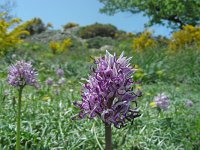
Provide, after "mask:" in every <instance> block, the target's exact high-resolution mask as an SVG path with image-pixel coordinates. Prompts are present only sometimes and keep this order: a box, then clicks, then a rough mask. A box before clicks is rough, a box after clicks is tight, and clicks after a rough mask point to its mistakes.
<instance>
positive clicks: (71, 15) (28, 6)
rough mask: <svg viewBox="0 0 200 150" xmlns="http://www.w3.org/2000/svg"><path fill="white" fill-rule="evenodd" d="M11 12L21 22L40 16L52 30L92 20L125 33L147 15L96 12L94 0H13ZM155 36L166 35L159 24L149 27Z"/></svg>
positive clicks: (97, 5)
mask: <svg viewBox="0 0 200 150" xmlns="http://www.w3.org/2000/svg"><path fill="white" fill-rule="evenodd" d="M16 3H17V6H16V8H15V10H14V11H15V14H16V16H17V17H19V18H21V19H22V20H23V21H26V20H29V19H31V18H34V17H40V18H41V19H42V20H43V21H44V22H45V23H48V22H51V23H52V24H53V26H54V29H59V28H61V26H62V25H64V24H66V23H67V22H75V23H78V24H80V25H81V26H84V25H89V24H92V23H95V22H99V23H111V24H113V25H115V26H116V27H117V28H118V29H121V30H125V31H128V32H134V33H136V32H141V31H143V30H144V24H145V23H146V22H147V21H148V18H146V17H143V16H142V14H135V15H133V14H130V13H118V14H116V15H114V16H107V15H105V14H101V13H99V8H101V7H102V4H101V3H99V1H98V0H16ZM150 30H151V31H154V34H155V35H158V34H160V35H164V36H169V35H170V30H169V29H167V28H165V27H162V26H158V25H156V26H153V27H151V28H150Z"/></svg>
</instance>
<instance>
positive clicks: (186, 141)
mask: <svg viewBox="0 0 200 150" xmlns="http://www.w3.org/2000/svg"><path fill="white" fill-rule="evenodd" d="M45 32H46V31H45ZM67 33H68V31H67ZM70 33H71V32H70ZM69 35H70V36H71V34H69ZM38 36H40V34H38ZM70 38H71V39H72V42H71V44H72V46H71V47H70V48H68V49H67V50H66V49H65V48H63V51H62V52H52V49H51V48H50V47H49V45H48V44H47V43H40V42H39V41H40V40H39V41H37V40H35V41H33V39H34V36H30V37H28V38H26V39H25V42H24V43H22V44H20V45H19V46H18V47H17V48H12V49H11V50H9V51H8V52H6V54H5V55H4V56H1V59H0V149H5V150H6V149H14V148H15V141H16V136H15V134H16V103H17V91H16V89H14V88H13V87H11V86H9V85H8V83H7V81H6V79H7V73H8V66H10V65H11V64H14V63H15V62H16V61H17V60H25V61H31V62H32V64H33V67H34V68H35V69H36V71H37V73H38V76H37V80H38V82H39V87H38V88H37V89H34V88H31V87H28V86H27V87H26V88H25V89H24V92H23V97H22V117H21V120H22V125H21V141H20V143H21V147H22V149H27V150H29V149H40V150H50V149H51V150H53V149H54V150H58V149H67V150H80V149H84V150H94V149H95V150H96V149H104V145H105V141H104V125H103V123H102V121H101V120H100V119H98V118H95V119H88V118H87V117H86V118H85V119H83V120H72V119H71V118H72V116H74V115H75V114H77V113H78V112H79V110H78V109H77V108H76V107H74V105H73V102H74V101H76V100H79V101H80V100H81V95H80V89H81V82H84V81H83V78H87V77H88V74H89V72H90V69H91V67H92V66H94V64H93V63H94V59H93V58H96V57H99V56H103V55H105V50H99V49H100V48H99V47H101V45H108V44H109V43H110V45H112V47H111V46H110V47H108V49H107V50H108V51H109V52H110V53H112V54H113V53H116V55H117V56H119V55H120V53H121V52H122V51H124V53H125V56H128V57H132V59H131V61H130V63H131V66H135V68H137V69H138V70H137V71H136V73H135V74H134V76H133V79H134V80H135V81H140V82H141V84H139V85H138V86H136V87H135V88H136V89H140V90H141V92H142V96H141V97H140V98H139V99H138V107H139V110H140V113H141V116H140V117H138V118H136V119H135V120H134V122H133V123H132V124H131V123H128V124H127V125H126V126H125V127H124V128H122V129H117V128H113V133H112V135H113V149H117V150H199V147H200V110H199V108H200V100H199V97H200V93H199V90H200V86H199V85H200V67H199V64H200V48H198V47H196V46H185V47H183V48H179V49H178V48H177V50H175V51H168V50H167V48H166V46H165V45H164V46H163V45H161V44H160V45H157V46H154V47H149V48H145V49H144V50H142V51H134V50H133V48H132V44H131V43H132V39H133V38H132V35H130V36H126V37H124V36H122V35H121V36H120V37H119V38H117V39H115V38H102V37H93V38H90V39H89V40H87V44H86V42H85V41H81V42H80V39H79V40H77V37H73V36H72V37H70ZM35 39H36V37H35ZM88 41H89V42H88ZM106 42H107V43H106ZM64 49H65V50H64ZM58 68H61V69H63V70H64V75H63V78H62V79H63V81H62V82H61V83H59V84H58V82H59V81H60V79H61V78H60V77H59V76H58V75H56V70H57V69H58ZM49 78H51V79H52V80H53V84H52V85H48V84H47V83H46V80H47V79H49ZM160 93H164V94H165V95H167V97H168V99H169V107H168V108H167V109H166V110H162V109H159V108H157V107H152V106H151V105H150V104H151V102H152V101H153V99H154V97H155V96H156V95H158V94H160ZM188 100H190V101H192V103H193V104H192V106H191V105H189V106H188V105H187V101H188Z"/></svg>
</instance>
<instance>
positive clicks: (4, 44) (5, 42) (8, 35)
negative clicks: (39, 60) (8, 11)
mask: <svg viewBox="0 0 200 150" xmlns="http://www.w3.org/2000/svg"><path fill="white" fill-rule="evenodd" d="M3 16H4V14H0V55H3V54H5V53H6V52H7V51H8V49H9V48H11V47H16V46H17V45H18V44H20V43H22V42H23V40H22V39H21V38H20V37H21V36H22V35H25V34H29V32H27V31H25V30H24V25H25V24H20V25H18V26H16V27H15V28H14V29H12V30H11V31H9V29H10V27H11V26H13V25H16V24H19V23H20V22H21V20H20V19H19V18H14V19H12V20H11V21H6V20H5V19H4V17H3Z"/></svg>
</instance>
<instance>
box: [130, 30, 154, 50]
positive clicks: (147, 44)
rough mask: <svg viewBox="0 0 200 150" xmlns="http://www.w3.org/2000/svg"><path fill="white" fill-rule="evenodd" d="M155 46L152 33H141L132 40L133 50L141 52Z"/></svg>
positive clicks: (146, 31)
mask: <svg viewBox="0 0 200 150" xmlns="http://www.w3.org/2000/svg"><path fill="white" fill-rule="evenodd" d="M155 46H156V40H154V39H153V37H152V33H151V32H149V31H148V30H145V31H144V32H142V33H141V34H140V35H139V36H138V37H136V38H134V39H133V50H134V51H135V50H136V51H141V50H144V49H146V48H151V47H155Z"/></svg>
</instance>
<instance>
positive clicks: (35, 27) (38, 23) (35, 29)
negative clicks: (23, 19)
mask: <svg viewBox="0 0 200 150" xmlns="http://www.w3.org/2000/svg"><path fill="white" fill-rule="evenodd" d="M27 22H28V23H27V26H26V27H25V30H27V31H28V32H29V33H30V35H33V34H36V33H37V34H39V33H42V32H43V31H45V30H46V29H47V28H46V27H45V24H44V23H43V21H42V20H41V19H40V18H33V19H31V20H29V21H27Z"/></svg>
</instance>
